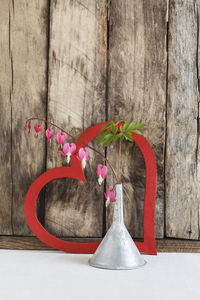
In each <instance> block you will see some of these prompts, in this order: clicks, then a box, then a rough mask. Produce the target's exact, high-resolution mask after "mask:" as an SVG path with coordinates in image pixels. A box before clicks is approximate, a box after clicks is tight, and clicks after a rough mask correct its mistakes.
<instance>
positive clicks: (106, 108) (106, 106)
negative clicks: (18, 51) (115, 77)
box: [102, 0, 111, 237]
mask: <svg viewBox="0 0 200 300" xmlns="http://www.w3.org/2000/svg"><path fill="white" fill-rule="evenodd" d="M106 5H107V49H106V78H105V121H108V95H109V82H108V77H109V38H110V6H111V0H107V3H106ZM104 153H105V157H106V158H107V149H106V148H105V152H104ZM106 186H107V181H106V179H105V181H104V193H106ZM103 203H104V205H103V228H102V233H103V237H104V235H105V234H106V206H105V201H104V194H103Z"/></svg>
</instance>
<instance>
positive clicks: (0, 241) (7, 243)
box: [0, 236, 200, 253]
mask: <svg viewBox="0 0 200 300" xmlns="http://www.w3.org/2000/svg"><path fill="white" fill-rule="evenodd" d="M63 240H65V241H70V242H73V241H74V242H99V241H101V238H63ZM156 245H157V251H158V252H185V253H200V241H189V240H174V239H171V240H170V239H160V240H159V239H158V240H156ZM0 249H13V250H51V251H52V250H54V251H58V250H56V249H52V248H50V247H49V246H47V245H45V244H43V243H42V242H41V241H40V240H38V239H37V238H36V237H16V236H0Z"/></svg>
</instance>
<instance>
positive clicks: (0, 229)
mask: <svg viewBox="0 0 200 300" xmlns="http://www.w3.org/2000/svg"><path fill="white" fill-rule="evenodd" d="M9 29H10V10H9V1H7V0H4V1H1V9H0V49H1V55H0V70H1V72H0V108H1V114H0V116H1V117H0V127H1V131H0V149H1V151H0V195H1V197H0V234H12V220H11V209H12V175H11V146H10V141H11V102H10V93H11V84H12V82H11V73H12V69H11V57H10V42H9Z"/></svg>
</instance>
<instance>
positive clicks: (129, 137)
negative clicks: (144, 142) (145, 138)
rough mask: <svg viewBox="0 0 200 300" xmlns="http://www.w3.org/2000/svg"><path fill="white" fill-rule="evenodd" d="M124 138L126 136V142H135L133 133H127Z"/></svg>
mask: <svg viewBox="0 0 200 300" xmlns="http://www.w3.org/2000/svg"><path fill="white" fill-rule="evenodd" d="M124 136H125V139H126V140H129V141H131V142H133V138H132V134H131V132H125V133H124Z"/></svg>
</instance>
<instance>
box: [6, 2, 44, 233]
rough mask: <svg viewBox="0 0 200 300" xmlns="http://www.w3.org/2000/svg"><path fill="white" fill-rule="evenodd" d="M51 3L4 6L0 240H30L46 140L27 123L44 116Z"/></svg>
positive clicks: (11, 3) (18, 3)
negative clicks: (30, 201)
mask: <svg viewBox="0 0 200 300" xmlns="http://www.w3.org/2000/svg"><path fill="white" fill-rule="evenodd" d="M47 7H48V6H47V1H46V0H36V1H32V2H30V1H28V0H20V1H8V0H3V1H1V9H0V22H1V30H2V33H3V34H1V35H0V36H1V39H2V41H1V52H2V54H3V55H0V60H1V63H0V65H1V71H0V73H1V76H2V79H1V83H0V84H1V90H2V92H1V100H0V101H1V121H0V122H1V126H2V127H3V136H2V137H1V140H0V145H1V149H2V150H1V171H0V174H1V178H2V180H1V200H0V201H1V220H0V224H1V225H0V233H1V234H17V235H26V234H30V230H29V228H28V226H27V224H26V220H25V216H24V197H25V195H26V192H27V190H28V188H29V186H30V184H31V182H32V181H33V180H34V179H36V178H37V177H38V176H39V175H40V174H41V173H42V172H44V170H45V140H44V137H43V138H41V139H40V141H39V143H35V140H34V137H33V135H30V136H29V137H27V136H24V134H23V126H24V120H25V118H28V117H29V116H30V114H31V115H42V116H45V112H46V76H47V75H46V74H47V68H46V66H47V56H46V52H47V25H48V23H47V18H48V9H47Z"/></svg>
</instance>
